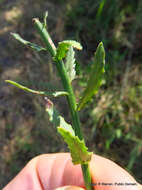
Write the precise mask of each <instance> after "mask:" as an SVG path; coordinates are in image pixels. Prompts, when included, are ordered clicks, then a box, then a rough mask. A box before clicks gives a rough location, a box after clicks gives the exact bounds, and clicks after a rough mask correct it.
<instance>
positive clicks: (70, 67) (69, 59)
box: [65, 46, 76, 81]
mask: <svg viewBox="0 0 142 190" xmlns="http://www.w3.org/2000/svg"><path fill="white" fill-rule="evenodd" d="M74 55H75V52H74V50H73V48H72V46H70V47H69V50H68V52H67V56H66V63H65V67H66V71H67V73H68V75H69V78H70V81H72V80H73V79H74V78H75V75H76V71H75V58H74Z"/></svg>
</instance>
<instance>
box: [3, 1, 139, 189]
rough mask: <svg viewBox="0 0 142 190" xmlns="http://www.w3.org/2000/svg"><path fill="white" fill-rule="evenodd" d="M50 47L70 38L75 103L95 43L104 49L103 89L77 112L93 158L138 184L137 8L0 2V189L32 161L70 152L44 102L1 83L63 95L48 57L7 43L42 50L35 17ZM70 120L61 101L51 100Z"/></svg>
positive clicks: (122, 3)
mask: <svg viewBox="0 0 142 190" xmlns="http://www.w3.org/2000/svg"><path fill="white" fill-rule="evenodd" d="M46 10H48V12H49V16H48V19H47V27H48V31H49V32H50V35H51V36H52V39H53V40H54V42H55V44H57V43H58V42H59V41H62V40H66V39H74V40H77V41H79V42H80V43H81V44H82V45H83V51H82V52H77V54H76V60H77V61H76V68H77V79H76V80H74V81H73V86H74V90H75V93H76V96H77V99H78V98H79V95H80V94H81V92H82V90H83V88H84V87H85V85H86V81H87V75H88V73H89V71H90V70H91V65H92V62H93V55H94V52H95V50H96V47H97V45H98V43H99V42H100V41H103V43H104V46H105V50H106V73H105V79H104V83H103V86H102V87H101V89H100V91H99V93H98V94H97V95H96V96H95V97H94V98H93V99H92V101H91V102H90V104H89V105H88V106H87V107H86V108H85V109H84V110H83V111H81V112H80V118H81V122H82V130H83V133H84V134H85V138H86V143H87V145H88V147H89V150H90V151H94V153H96V154H99V155H102V156H105V157H107V158H109V159H111V160H113V161H115V162H116V163H117V164H119V165H120V166H122V167H124V168H125V169H127V170H128V171H129V172H130V173H131V174H132V175H133V176H134V177H135V178H136V179H137V181H138V182H140V183H142V51H141V50H142V22H141V21H142V1H141V0H135V1H134V0H125V1H123V0H99V1H98V0H87V1H86V0H72V1H69V0H47V1H44V0H0V187H3V186H4V185H5V184H6V183H8V181H9V180H11V179H12V178H13V177H14V176H15V175H16V174H17V172H19V171H20V170H21V168H23V167H24V165H25V164H26V163H27V162H28V161H29V160H30V159H31V158H33V157H34V156H36V155H39V154H42V153H51V152H64V151H68V149H67V146H66V145H65V144H64V142H63V141H62V139H61V137H60V136H59V135H57V133H56V129H54V128H53V127H52V124H50V123H49V121H48V116H47V113H46V112H45V102H44V99H43V97H41V96H36V95H33V94H29V93H26V92H23V91H21V90H19V89H17V88H15V87H11V86H10V85H8V84H6V83H5V82H4V80H5V79H11V80H15V81H17V82H19V83H21V84H23V85H26V86H28V87H30V88H32V89H36V90H47V89H48V90H54V89H62V86H61V84H60V81H59V79H58V75H56V74H55V72H56V70H55V68H54V65H53V64H52V62H51V58H50V56H49V54H45V53H42V52H41V53H36V52H34V51H32V50H31V49H28V48H26V47H23V46H22V45H21V44H20V43H19V42H18V41H16V40H14V39H13V38H12V37H11V36H10V32H17V33H19V34H20V35H21V36H22V37H23V38H24V39H26V40H29V41H32V42H35V43H38V44H42V42H41V40H40V38H39V36H38V34H37V33H36V31H35V29H34V27H33V24H32V18H34V17H38V18H40V20H42V19H43V15H44V12H45V11H46ZM52 100H53V102H54V103H55V104H56V107H57V108H58V109H59V110H60V112H61V114H62V115H63V116H65V118H66V120H67V121H70V114H69V112H68V109H67V104H66V100H65V98H56V99H52Z"/></svg>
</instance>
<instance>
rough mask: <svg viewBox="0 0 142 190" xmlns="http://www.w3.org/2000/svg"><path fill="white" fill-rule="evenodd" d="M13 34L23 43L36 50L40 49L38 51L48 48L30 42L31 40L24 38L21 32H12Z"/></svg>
mask: <svg viewBox="0 0 142 190" xmlns="http://www.w3.org/2000/svg"><path fill="white" fill-rule="evenodd" d="M11 35H12V36H13V37H14V38H15V39H16V40H18V41H19V42H21V43H22V44H24V45H27V46H29V47H31V48H32V49H34V50H36V51H38V52H39V51H42V50H44V51H46V48H43V47H41V46H38V45H37V44H34V43H31V42H29V41H26V40H24V39H23V38H21V36H20V35H19V34H16V33H11Z"/></svg>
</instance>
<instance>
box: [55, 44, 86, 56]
mask: <svg viewBox="0 0 142 190" xmlns="http://www.w3.org/2000/svg"><path fill="white" fill-rule="evenodd" d="M70 46H72V47H73V48H76V49H78V50H82V46H81V44H80V43H79V42H76V41H74V40H64V41H62V42H59V45H58V48H57V53H56V59H58V60H62V59H63V58H64V57H65V56H66V53H67V51H68V49H69V47H70Z"/></svg>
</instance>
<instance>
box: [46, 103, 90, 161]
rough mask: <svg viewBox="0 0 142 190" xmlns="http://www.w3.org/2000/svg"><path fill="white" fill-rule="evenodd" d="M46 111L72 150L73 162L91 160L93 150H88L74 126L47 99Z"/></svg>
mask: <svg viewBox="0 0 142 190" xmlns="http://www.w3.org/2000/svg"><path fill="white" fill-rule="evenodd" d="M46 111H47V112H48V114H49V119H50V121H51V122H52V123H53V124H54V126H55V127H57V130H58V132H59V133H60V134H61V136H62V137H63V139H64V141H65V142H66V143H67V144H68V147H69V149H70V152H71V157H72V162H73V164H85V163H88V162H89V161H90V160H91V156H92V154H93V153H92V152H88V148H87V147H86V146H85V143H84V140H80V139H79V138H78V136H75V132H74V130H73V128H72V126H71V125H70V124H68V123H66V121H65V120H64V118H63V117H61V116H60V115H59V112H58V111H57V110H56V109H55V108H54V106H53V103H52V102H51V101H50V100H49V99H46Z"/></svg>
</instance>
